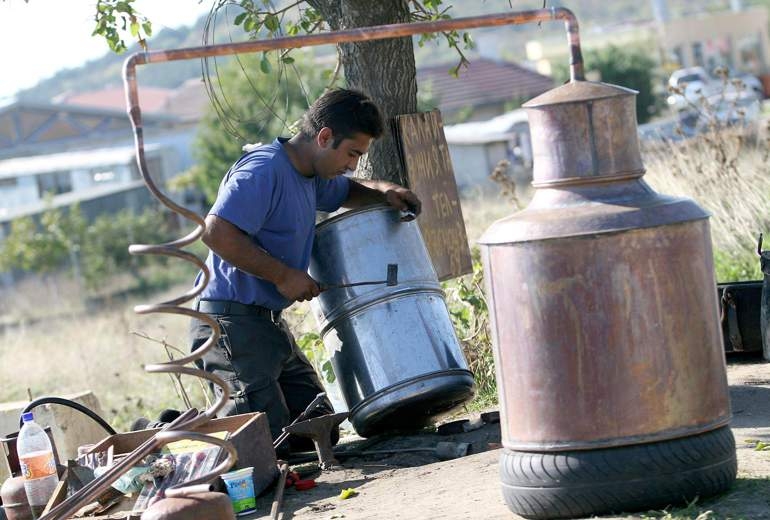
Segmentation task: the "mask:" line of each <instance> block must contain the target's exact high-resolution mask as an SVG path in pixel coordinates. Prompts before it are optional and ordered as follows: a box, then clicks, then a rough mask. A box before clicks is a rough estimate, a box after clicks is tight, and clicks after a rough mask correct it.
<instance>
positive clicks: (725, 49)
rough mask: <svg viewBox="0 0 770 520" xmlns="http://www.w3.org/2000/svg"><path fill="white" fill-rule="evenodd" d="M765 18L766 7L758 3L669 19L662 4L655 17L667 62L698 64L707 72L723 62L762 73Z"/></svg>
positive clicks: (766, 67) (769, 62)
mask: <svg viewBox="0 0 770 520" xmlns="http://www.w3.org/2000/svg"><path fill="white" fill-rule="evenodd" d="M662 5H663V6H665V2H664V3H663V4H662ZM768 20H769V17H768V10H767V9H766V8H765V7H761V6H758V7H751V8H747V9H740V8H736V9H734V10H731V11H718V12H708V13H700V14H698V15H694V16H687V17H683V18H678V19H673V20H672V19H670V18H669V16H668V14H667V10H666V9H665V7H664V9H662V13H661V14H659V16H658V20H657V21H658V32H659V37H660V42H661V45H662V47H663V49H664V50H665V53H666V55H667V61H668V62H673V63H674V64H675V65H676V66H678V67H694V66H701V67H705V68H706V70H707V71H709V72H710V71H711V70H713V69H714V68H715V67H717V66H726V67H730V68H734V69H736V70H739V71H742V72H749V73H752V74H755V75H763V74H767V73H768V71H770V36H769V35H768Z"/></svg>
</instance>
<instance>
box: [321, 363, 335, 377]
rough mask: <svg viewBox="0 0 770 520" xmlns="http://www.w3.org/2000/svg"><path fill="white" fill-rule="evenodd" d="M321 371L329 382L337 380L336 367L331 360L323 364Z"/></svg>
mask: <svg viewBox="0 0 770 520" xmlns="http://www.w3.org/2000/svg"><path fill="white" fill-rule="evenodd" d="M321 371H322V372H323V374H324V378H325V379H326V381H327V382H329V383H333V382H334V381H336V380H337V376H336V374H335V373H334V368H333V367H332V362H331V361H330V360H326V361H325V362H324V364H323V365H321Z"/></svg>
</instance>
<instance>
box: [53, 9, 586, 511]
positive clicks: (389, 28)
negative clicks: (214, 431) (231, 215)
mask: <svg viewBox="0 0 770 520" xmlns="http://www.w3.org/2000/svg"><path fill="white" fill-rule="evenodd" d="M553 20H561V21H564V24H565V28H566V31H567V41H568V44H569V49H570V78H571V80H572V81H582V80H584V79H585V77H584V72H583V56H582V54H581V50H580V35H579V29H578V22H577V18H576V17H575V15H574V14H573V13H572V11H570V10H569V9H566V8H562V7H558V8H550V9H535V10H531V11H519V12H513V13H501V14H491V15H485V16H475V17H468V18H456V19H450V20H436V21H431V22H418V23H402V24H389V25H379V26H375V27H360V28H355V29H348V30H344V31H334V32H327V33H322V34H311V35H304V36H292V37H283V38H274V39H270V40H255V41H247V42H241V43H225V44H217V45H209V46H203V47H190V48H184V49H172V50H166V51H163V50H161V51H151V52H139V53H134V54H132V55H131V56H129V57H128V58H127V59H126V61H125V62H124V64H123V81H124V85H125V89H126V104H127V107H128V116H129V119H130V120H131V125H132V127H133V130H134V142H135V148H136V157H137V164H138V166H139V171H140V173H141V175H142V179H143V180H144V182H145V184H146V185H147V188H148V189H149V190H150V192H151V193H152V195H153V196H154V197H155V198H156V199H158V201H160V202H161V203H162V204H163V205H165V206H166V207H168V208H169V209H170V210H172V211H174V212H176V213H178V214H180V215H182V216H183V217H185V218H186V219H188V220H190V221H192V222H194V223H195V224H196V228H195V229H194V230H193V231H192V232H191V233H189V234H187V235H185V236H184V237H181V238H179V239H177V240H174V241H171V242H167V243H164V244H158V245H136V244H135V245H131V246H130V247H129V252H130V253H131V254H136V255H143V254H160V255H166V256H174V257H177V258H181V259H183V260H186V261H189V262H192V263H193V264H195V265H197V266H198V267H199V268H200V269H201V271H202V272H203V273H204V278H203V280H202V282H201V283H200V284H199V285H197V286H195V287H193V288H192V289H191V290H190V291H188V292H187V293H185V294H183V295H181V296H179V297H177V298H174V299H172V300H169V301H166V302H162V303H159V304H152V305H139V306H136V307H135V308H134V311H135V312H136V313H138V314H150V313H153V312H162V313H169V314H182V315H186V316H190V317H195V318H198V319H200V320H203V321H205V322H206V323H208V324H209V325H210V326H211V329H212V335H211V337H209V338H208V340H207V341H206V342H205V343H204V345H203V346H202V347H201V348H200V349H198V350H196V351H195V352H194V353H192V354H190V355H189V356H186V357H183V358H180V359H176V360H174V361H172V362H169V363H159V364H153V365H147V366H145V370H146V371H147V372H151V373H175V374H188V375H197V376H199V377H202V378H204V379H206V380H208V381H210V382H212V383H214V384H216V385H218V386H220V387H221V388H222V389H223V393H222V395H221V397H220V399H219V400H218V401H217V402H216V403H214V404H213V405H212V406H211V407H210V408H209V409H208V410H206V411H204V412H202V413H200V414H198V413H197V411H196V410H188V411H187V412H185V413H184V414H182V415H181V416H180V417H179V418H178V419H177V420H175V421H174V422H172V423H170V424H168V425H166V427H165V428H164V429H163V430H162V431H161V432H159V433H158V434H156V435H155V436H153V437H152V438H150V439H148V440H147V441H146V442H145V443H144V444H142V445H141V446H139V447H138V448H136V449H135V450H134V451H132V452H131V453H130V454H128V455H127V456H126V457H125V458H124V459H123V460H122V461H121V462H120V463H118V464H117V465H115V466H113V467H112V468H110V469H109V470H108V471H107V472H106V473H105V474H104V475H102V476H101V477H100V478H99V479H96V480H94V481H93V482H91V483H90V484H89V485H87V486H85V487H84V488H83V489H81V490H80V491H79V492H78V493H77V494H75V495H73V496H72V497H70V498H69V499H67V500H65V501H64V502H62V503H61V504H59V505H58V506H56V507H54V508H53V509H52V510H51V511H50V512H49V513H48V514H46V515H45V516H43V517H42V520H53V519H65V518H68V517H70V516H71V515H72V514H74V513H75V512H76V511H77V510H78V509H79V508H80V507H82V506H83V504H85V503H87V502H89V501H91V500H93V499H94V498H96V496H98V494H99V493H100V492H101V491H102V490H104V489H106V488H107V487H108V486H109V485H110V484H112V483H113V482H114V481H115V480H117V479H118V478H119V477H120V475H121V474H122V473H123V472H125V470H127V469H128V468H130V467H131V466H133V465H134V464H136V463H138V462H139V461H140V460H141V459H142V458H143V457H144V456H146V455H148V454H149V453H151V452H153V451H155V450H157V449H158V448H160V447H161V446H163V445H164V444H166V443H168V442H171V441H173V440H177V439H196V440H202V441H204V442H209V443H211V444H216V445H219V446H222V447H223V448H225V449H226V450H227V453H228V456H227V459H226V460H225V461H224V462H222V463H221V464H220V465H219V466H217V467H216V468H214V470H213V471H211V472H210V473H208V474H206V475H203V476H201V477H200V478H198V479H195V480H194V481H191V482H186V483H183V484H179V485H177V486H174V487H173V488H169V490H168V491H167V493H166V495H167V496H181V495H185V494H188V493H191V492H197V491H200V490H202V489H208V488H206V486H203V487H201V484H204V483H207V482H211V481H212V480H213V479H214V478H216V477H217V476H218V475H219V474H221V473H222V472H224V471H226V470H227V469H228V468H230V467H231V466H232V465H233V464H234V463H235V460H236V456H237V454H236V453H235V451H234V449H233V447H232V444H230V443H229V442H227V441H222V440H220V439H217V438H215V437H210V436H206V435H202V434H199V433H195V432H190V431H183V430H189V429H192V428H195V427H197V426H200V425H202V424H204V423H206V422H207V421H208V420H209V419H211V418H213V417H214V415H215V414H216V412H217V411H218V410H219V409H220V408H221V407H222V406H223V405H224V403H225V401H226V400H227V399H228V398H229V393H228V391H227V387H226V386H225V384H224V382H223V381H222V380H221V379H219V378H217V377H216V376H213V375H211V374H209V373H207V372H203V371H201V370H198V369H194V368H190V367H185V366H183V365H186V364H187V363H190V362H191V361H194V360H196V359H198V358H200V357H201V356H202V355H203V354H204V353H205V352H206V351H207V350H208V349H209V348H211V347H212V346H213V345H214V344H215V343H216V341H217V339H218V338H219V326H218V324H217V322H216V321H215V320H214V319H212V318H211V317H209V316H208V315H206V314H203V313H200V312H197V311H194V310H192V309H189V308H185V307H180V306H179V305H181V304H183V303H185V302H188V301H190V300H192V299H193V298H194V297H195V296H197V295H198V294H200V293H201V291H202V290H203V288H204V287H205V285H206V284H207V283H208V280H209V272H208V270H207V269H206V267H205V264H204V263H203V262H202V261H201V260H200V259H199V258H198V257H197V256H195V255H193V254H192V253H188V252H186V251H183V250H181V248H183V247H185V246H187V245H190V244H192V243H193V242H195V241H196V240H198V238H200V237H201V235H202V234H203V230H204V229H205V223H204V221H203V218H202V217H201V216H200V215H198V214H196V213H195V212H193V211H190V210H189V209H187V208H185V207H183V206H180V205H178V204H176V203H175V202H174V201H173V200H171V199H170V198H169V197H167V196H166V195H164V194H163V192H161V191H160V190H159V189H158V187H157V186H156V185H155V182H154V181H153V180H152V178H151V177H150V173H149V171H148V169H147V162H146V160H145V154H144V132H143V127H142V115H141V110H140V108H139V90H138V85H137V81H136V67H137V65H143V64H147V63H160V62H165V61H176V60H188V59H194V58H203V57H211V56H228V55H233V54H241V53H253V52H260V51H269V50H276V49H293V48H299V47H310V46H317V45H326V44H333V43H345V42H355V41H367V40H382V39H388V38H398V37H404V36H412V35H414V34H423V33H433V32H445V31H453V30H458V29H474V28H479V27H492V26H501V25H521V24H525V23H534V22H544V21H553Z"/></svg>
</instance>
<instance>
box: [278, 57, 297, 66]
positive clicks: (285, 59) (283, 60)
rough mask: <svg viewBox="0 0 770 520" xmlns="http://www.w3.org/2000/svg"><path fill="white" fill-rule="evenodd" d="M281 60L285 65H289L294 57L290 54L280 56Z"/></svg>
mask: <svg viewBox="0 0 770 520" xmlns="http://www.w3.org/2000/svg"><path fill="white" fill-rule="evenodd" d="M281 61H282V62H284V63H285V64H286V65H291V64H292V63H294V58H292V57H291V56H284V57H283V58H281Z"/></svg>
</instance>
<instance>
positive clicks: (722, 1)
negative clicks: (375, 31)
mask: <svg viewBox="0 0 770 520" xmlns="http://www.w3.org/2000/svg"><path fill="white" fill-rule="evenodd" d="M190 1H191V2H193V1H195V0H190ZM444 1H445V4H446V5H451V6H452V8H451V10H450V11H449V12H450V14H452V16H454V17H463V16H475V15H479V14H489V13H496V12H504V11H508V10H510V9H511V8H513V9H517V10H524V9H536V8H539V7H542V5H543V4H542V0H485V1H482V2H479V1H478V0H444ZM547 2H548V6H549V7H550V6H565V7H569V8H570V9H572V10H573V11H574V12H575V13H576V15H577V16H578V19H579V20H580V22H581V30H582V31H583V34H584V35H591V34H597V33H602V32H604V31H605V30H608V29H611V28H612V26H617V25H620V24H634V23H638V22H641V21H647V20H650V19H651V18H652V16H653V15H652V8H651V1H650V0H642V1H638V0H614V1H612V2H607V1H606V0H573V1H565V0H547ZM729 3H730V2H729V0H699V1H698V2H691V1H689V0H669V1H668V5H669V10H670V14H671V16H672V17H680V16H688V15H691V14H693V13H694V12H699V11H709V10H720V9H726V8H729ZM743 4H744V5H745V6H752V5H765V6H770V0H744V1H743ZM220 19H221V20H220V23H218V24H217V28H216V35H217V40H218V41H226V40H227V39H229V38H233V39H238V38H239V33H238V32H237V30H233V31H232V33H231V32H230V30H229V28H228V27H226V26H225V24H224V20H223V18H222V17H220ZM205 24H206V19H205V17H202V18H201V19H199V20H198V21H197V23H196V24H195V25H193V26H191V27H183V28H179V29H164V30H162V31H160V32H159V33H158V34H157V35H155V36H153V37H152V38H151V39H150V40H149V45H150V48H151V49H170V48H179V47H190V46H197V45H201V41H202V35H203V30H204V27H205ZM546 25H548V26H546ZM560 31H563V29H562V28H561V27H560V26H559V24H544V25H543V26H542V27H538V26H535V25H528V26H518V27H503V28H497V29H488V30H484V31H476V32H474V33H473V35H474V38H476V39H477V41H478V40H480V39H487V40H489V39H491V40H499V41H503V42H504V50H503V52H500V53H499V54H501V57H504V58H507V59H512V60H523V59H524V48H525V44H526V42H527V41H528V40H531V39H536V38H552V37H559V36H560ZM477 36H478V37H477ZM415 47H416V46H415ZM105 49H106V44H105ZM136 50H138V47H136V46H134V47H132V48H131V49H130V50H129V52H135V51H136ZM125 56H126V54H124V55H116V54H113V53H111V52H107V53H105V55H104V56H102V57H101V58H98V59H95V60H91V61H89V62H86V63H85V64H84V65H82V66H81V67H77V68H73V69H64V70H62V71H60V72H58V73H57V74H56V75H54V76H53V77H51V78H49V79H46V80H44V81H42V82H40V83H38V84H37V85H36V86H34V87H32V88H29V89H26V90H23V91H20V92H19V93H18V94H17V97H18V98H19V99H22V100H32V101H48V100H50V99H52V98H54V97H55V96H57V95H59V94H61V93H63V92H83V91H88V90H93V89H98V88H102V87H104V86H105V85H116V84H120V83H121V67H122V63H123V60H124V59H125ZM469 56H473V52H471V53H469ZM415 58H416V60H417V64H418V66H420V65H422V64H435V63H442V62H453V61H454V60H456V58H457V55H456V54H455V53H454V52H453V51H451V50H449V49H447V47H446V45H444V44H443V43H441V44H435V43H434V44H427V45H426V46H425V47H424V48H422V49H419V48H416V53H415ZM200 76H201V64H200V62H199V61H198V60H187V61H179V62H170V63H163V64H159V65H151V66H149V67H143V68H142V71H141V72H140V78H139V79H140V82H141V84H142V85H146V86H156V87H167V88H173V87H176V86H179V85H181V84H182V83H183V82H184V81H185V80H187V79H190V78H194V77H200Z"/></svg>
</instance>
